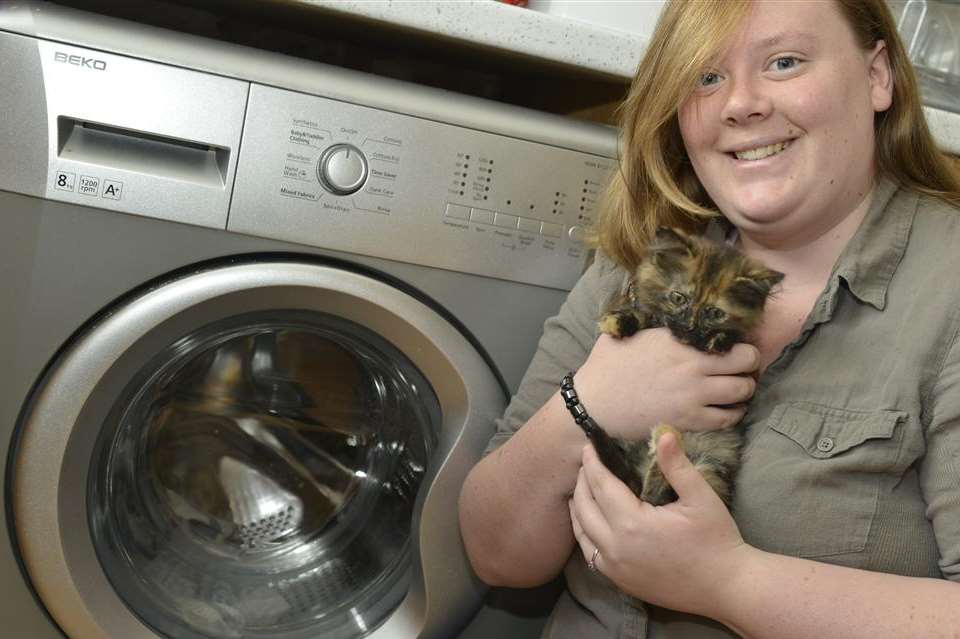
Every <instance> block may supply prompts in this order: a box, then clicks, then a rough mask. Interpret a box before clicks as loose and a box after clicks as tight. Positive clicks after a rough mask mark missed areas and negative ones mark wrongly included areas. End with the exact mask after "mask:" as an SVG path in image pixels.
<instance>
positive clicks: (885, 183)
mask: <svg viewBox="0 0 960 639" xmlns="http://www.w3.org/2000/svg"><path fill="white" fill-rule="evenodd" d="M918 198H919V195H918V194H917V193H915V192H913V191H908V190H905V189H900V188H899V187H898V186H897V185H896V184H895V183H893V182H892V181H890V180H889V179H887V178H885V177H881V178H880V179H879V180H878V182H877V185H876V187H875V189H874V192H873V198H872V200H871V202H870V208H869V209H868V210H867V214H866V216H865V217H864V219H863V222H861V223H860V227H859V228H858V229H857V232H856V233H854V235H853V237H852V238H851V239H850V242H848V243H847V246H846V248H845V249H844V250H843V253H841V254H840V258H839V259H838V260H837V263H836V265H835V266H834V269H833V272H834V274H835V275H836V276H837V277H838V278H839V279H840V280H841V281H843V282H844V283H845V284H846V286H847V288H848V289H849V290H850V292H851V293H852V294H853V295H854V297H856V298H857V299H858V300H860V301H861V302H865V303H867V304H870V305H871V306H873V307H874V308H876V309H878V310H883V308H884V306H886V302H887V288H888V287H889V285H890V280H891V279H893V274H894V273H896V271H897V267H898V266H899V265H900V260H901V258H903V254H904V252H905V251H906V248H907V241H908V239H909V237H910V229H911V228H912V227H913V218H914V215H915V214H916V211H917V200H918ZM831 279H833V276H831Z"/></svg>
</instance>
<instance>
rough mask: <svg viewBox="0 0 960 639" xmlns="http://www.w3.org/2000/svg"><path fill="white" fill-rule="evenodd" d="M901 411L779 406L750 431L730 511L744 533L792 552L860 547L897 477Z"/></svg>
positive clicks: (755, 542)
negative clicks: (885, 492)
mask: <svg viewBox="0 0 960 639" xmlns="http://www.w3.org/2000/svg"><path fill="white" fill-rule="evenodd" d="M905 419H906V413H903V412H899V411H871V412H861V411H851V410H845V409H837V408H830V407H826V406H820V405H817V404H809V403H792V404H787V405H783V406H780V407H778V408H777V410H775V411H774V412H773V414H772V415H771V418H770V420H769V421H768V422H767V424H766V427H764V425H762V424H757V425H756V426H754V427H752V428H754V429H759V430H757V431H755V432H752V433H750V437H749V438H748V440H749V443H748V445H747V448H746V450H745V452H744V458H743V465H742V467H741V470H740V473H739V475H738V477H737V486H736V492H735V496H734V514H735V516H736V519H737V522H738V524H739V525H740V531H741V534H742V535H743V537H744V539H745V540H746V541H747V542H748V543H750V544H752V545H755V546H757V547H759V548H762V549H764V550H769V551H772V552H778V553H782V554H787V555H793V556H797V557H826V556H829V555H838V554H846V553H857V552H860V551H862V550H863V549H864V548H865V546H866V543H867V538H868V536H869V533H870V527H871V524H872V523H873V519H874V516H875V515H876V511H877V502H878V499H879V498H880V491H881V487H882V486H883V485H884V484H887V485H889V482H890V481H892V480H894V478H895V477H896V476H899V475H900V474H901V473H902V471H903V469H902V468H900V466H901V465H902V464H901V463H900V460H899V458H900V444H901V440H902V437H903V434H902V430H903V428H902V427H900V428H898V426H900V425H901V422H903V421H904V420H905Z"/></svg>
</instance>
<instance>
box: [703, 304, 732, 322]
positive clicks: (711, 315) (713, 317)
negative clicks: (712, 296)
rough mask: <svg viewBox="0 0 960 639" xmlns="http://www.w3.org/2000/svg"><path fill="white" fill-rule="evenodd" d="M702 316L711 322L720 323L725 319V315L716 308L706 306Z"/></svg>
mask: <svg viewBox="0 0 960 639" xmlns="http://www.w3.org/2000/svg"><path fill="white" fill-rule="evenodd" d="M703 314H704V316H705V317H706V318H707V319H708V320H710V321H711V322H721V321H723V320H724V319H726V317H727V314H726V313H725V312H724V311H723V310H722V309H719V308H717V307H716V306H708V307H707V308H705V309H703Z"/></svg>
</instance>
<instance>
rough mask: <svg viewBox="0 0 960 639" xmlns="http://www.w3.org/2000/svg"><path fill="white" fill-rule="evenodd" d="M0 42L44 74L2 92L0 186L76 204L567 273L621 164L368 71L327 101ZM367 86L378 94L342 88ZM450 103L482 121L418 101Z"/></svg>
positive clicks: (46, 46)
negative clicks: (369, 101) (369, 100)
mask: <svg viewBox="0 0 960 639" xmlns="http://www.w3.org/2000/svg"><path fill="white" fill-rule="evenodd" d="M0 52H6V54H7V57H12V59H15V60H20V61H21V62H20V64H27V62H26V61H31V64H34V65H35V67H36V68H32V67H31V69H28V70H29V71H30V72H31V77H37V78H42V83H38V84H37V85H36V86H34V85H31V86H30V89H31V90H30V91H26V90H24V91H12V92H8V93H6V94H2V95H0V106H2V107H3V108H2V109H0V111H2V112H3V113H4V114H6V115H5V117H0V142H2V141H3V140H13V141H17V140H20V139H21V138H22V139H23V140H27V139H29V140H30V141H31V143H27V142H26V141H24V142H23V143H18V144H17V146H16V156H15V157H16V161H14V162H8V163H7V164H6V165H3V163H2V162H0V189H4V190H11V191H15V192H21V193H26V194H28V195H33V196H38V197H45V198H48V199H52V200H59V201H64V202H69V203H72V204H82V205H86V206H92V207H97V208H103V209H108V210H113V211H117V212H122V213H130V214H134V215H143V216H148V217H155V218H161V219H166V220H170V221H174V222H183V223H187V224H195V225H199V226H206V227H210V228H217V229H226V230H230V231H234V232H238V233H246V234H251V235H256V236H261V237H270V238H276V239H280V240H287V241H292V242H298V243H301V244H306V245H310V246H316V247H320V248H325V249H331V250H336V251H346V252H352V253H357V254H361V255H369V256H374V257H380V258H385V259H392V260H398V261H402V262H409V263H414V264H421V265H425V266H432V267H438V268H444V269H450V270H455V271H459V272H464V273H472V274H476V275H482V276H488V277H495V278H501V279H508V280H512V281H517V282H524V283H529V284H536V285H540V286H548V287H553V288H558V289H569V288H570V287H572V286H573V284H574V283H575V282H576V280H577V278H578V277H579V276H580V273H581V272H582V270H583V267H584V264H585V261H586V258H587V253H588V250H587V246H586V244H585V243H584V240H585V233H586V231H587V229H588V228H589V225H590V224H591V222H593V221H594V217H595V212H596V207H597V201H598V197H599V195H600V192H601V190H602V189H603V187H604V184H605V182H606V181H607V179H608V176H609V175H610V173H611V171H612V170H613V168H614V167H615V161H614V160H612V159H611V158H609V157H604V156H601V155H594V154H590V153H584V152H580V151H575V150H571V149H569V148H562V147H563V143H564V140H563V134H559V133H556V132H557V131H561V130H562V131H566V130H568V129H567V128H566V124H567V123H564V126H554V125H556V124H557V123H556V122H553V123H552V124H551V125H550V127H538V125H539V124H541V122H540V119H539V118H536V117H533V116H531V115H530V114H529V113H527V112H522V113H521V112H519V111H518V110H512V108H510V107H503V108H502V109H501V108H500V107H498V106H496V105H491V104H490V103H480V102H478V101H472V100H470V99H465V98H464V97H463V96H451V97H450V100H449V105H447V104H446V103H444V104H440V103H441V101H443V100H444V96H441V95H438V94H436V93H429V92H424V93H423V94H422V95H420V94H418V93H417V92H416V91H415V90H412V89H411V88H410V87H404V88H403V91H401V92H399V93H397V94H396V95H402V96H403V100H397V101H391V100H389V99H388V98H384V97H383V96H390V95H394V94H391V93H390V91H391V90H392V89H390V88H389V87H387V88H385V89H384V90H383V91H382V92H381V91H380V88H381V87H375V86H372V85H371V83H376V82H380V81H379V80H376V79H374V78H368V77H367V76H359V75H358V76H349V78H348V79H345V78H346V75H344V76H340V75H337V74H333V73H331V74H330V75H329V78H330V79H331V80H333V81H336V82H340V85H342V86H340V88H339V89H337V90H336V91H332V93H336V94H337V95H338V98H339V99H330V98H327V97H320V96H318V95H312V94H310V93H307V92H297V91H292V90H287V89H282V88H277V87H272V86H265V85H263V84H258V83H256V82H250V81H245V80H242V79H238V78H230V77H224V76H219V75H214V74H210V73H206V72H202V71H196V70H190V69H184V68H179V67H176V66H172V65H167V64H159V63H156V62H150V61H146V60H140V59H136V58H132V57H129V56H122V55H116V54H111V53H106V52H102V51H94V50H91V49H85V48H81V47H76V46H71V45H66V44H62V43H59V42H53V41H46V40H31V39H23V38H20V37H17V36H10V35H6V34H3V33H2V32H0ZM0 57H2V56H0ZM2 77H3V75H2V73H0V78H2ZM324 77H327V76H324ZM314 85H315V86H316V87H317V91H320V90H322V89H324V88H325V87H326V86H327V85H325V84H324V82H323V81H321V80H316V81H315V82H314V83H313V84H312V85H311V86H314ZM343 87H348V88H349V90H347V89H344V88H343ZM334 88H335V87H334ZM338 91H339V92H338ZM371 92H375V93H378V95H380V97H379V98H378V100H379V101H378V105H379V108H373V107H371V106H367V105H364V104H363V103H362V100H361V99H360V98H359V97H358V98H357V100H356V102H354V101H352V100H353V98H352V97H349V96H353V95H358V96H360V97H362V96H364V95H366V94H368V93H371ZM345 96H348V97H345ZM418 101H419V102H418ZM401 103H402V104H401ZM420 103H423V104H428V105H429V108H427V109H419V106H422V105H421V104H420ZM391 104H396V110H395V111H394V110H390V109H391V107H390V105H391ZM404 104H405V105H407V111H408V112H407V113H404V112H402V111H403V108H404V107H403V106H402V105H404ZM411 104H412V106H410V105H411ZM441 106H443V107H444V108H440V107H441ZM457 109H466V110H467V111H468V112H469V113H467V114H466V115H468V116H469V117H461V118H459V119H458V121H460V122H464V121H468V122H473V123H477V124H476V125H474V126H473V127H466V126H460V125H456V124H452V123H450V121H441V120H442V119H443V118H442V117H439V116H437V117H436V119H428V118H426V117H423V116H422V113H434V114H437V113H439V114H443V113H445V112H446V111H449V112H450V116H449V117H450V119H451V120H457V118H456V117H455V116H456V115H457V114H458V113H459V112H458V111H457ZM410 113H421V115H420V116H419V117H418V116H414V115H410ZM512 116H513V117H516V118H518V119H515V120H509V118H511V117H512ZM549 117H553V116H544V118H545V119H547V118H549ZM524 118H526V119H524ZM505 122H506V123H508V124H509V125H510V126H503V125H504V123H505ZM486 123H489V129H484V126H483V125H484V124H486ZM527 123H529V125H530V126H529V135H528V134H527ZM547 128H549V129H550V131H553V132H554V133H552V134H551V136H552V137H550V138H549V139H551V140H552V141H553V142H552V144H545V143H543V142H541V141H537V134H538V133H542V131H543V130H546V129H547ZM574 129H576V130H577V131H579V130H580V129H579V128H577V127H570V129H569V130H571V131H573V130H574ZM491 130H501V131H504V130H509V131H513V132H514V134H513V137H510V136H507V135H502V134H496V133H492V132H491ZM607 133H609V139H608V138H607V137H606V136H607ZM597 140H599V141H601V142H602V143H599V144H596V146H597V148H609V149H614V148H615V147H616V144H615V132H614V131H613V130H610V131H609V132H607V131H602V132H600V131H599V130H598V132H596V136H595V140H594V141H597ZM571 146H576V145H574V144H571ZM3 148H4V147H0V151H2V150H3ZM11 148H13V147H11ZM580 148H590V146H589V145H588V146H587V147H580ZM2 155H3V154H0V156H2ZM6 155H8V156H10V157H14V152H13V151H10V152H9V153H7V154H6Z"/></svg>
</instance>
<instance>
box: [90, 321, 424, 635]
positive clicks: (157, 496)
mask: <svg viewBox="0 0 960 639" xmlns="http://www.w3.org/2000/svg"><path fill="white" fill-rule="evenodd" d="M440 419H441V415H440V408H439V403H438V400H437V397H436V396H435V394H434V392H433V389H432V388H431V387H430V385H429V384H428V383H427V381H426V380H425V379H424V378H423V376H422V375H421V374H420V373H419V372H418V371H417V369H416V368H415V367H414V366H413V365H412V364H411V363H410V362H409V360H407V358H406V357H405V356H404V355H403V354H402V353H400V352H399V351H398V350H397V349H396V348H394V347H393V346H392V345H391V344H390V343H388V342H387V341H386V340H384V339H383V338H382V337H381V336H379V335H378V334H376V333H374V332H373V331H371V330H368V329H366V328H364V327H363V326H361V325H359V324H356V323H353V322H350V321H348V320H344V319H342V318H338V317H334V316H330V315H325V314H323V313H317V312H307V311H288V312H283V311H279V312H278V311H271V312H269V313H268V312H259V313H252V314H249V315H245V316H241V317H234V318H231V319H229V320H225V321H221V322H217V323H214V324H211V325H208V326H205V327H203V328H201V329H199V330H196V331H195V332H193V333H191V334H190V335H188V336H186V337H184V338H183V339H180V340H179V341H177V342H176V343H174V344H172V345H170V346H169V348H167V349H166V350H165V351H164V352H161V353H159V354H157V356H156V357H154V358H152V360H151V361H150V363H149V364H148V365H147V366H146V367H145V368H143V369H142V370H141V371H140V372H139V374H138V375H137V376H136V377H135V378H133V379H132V380H131V382H130V383H129V385H128V386H127V388H126V390H125V391H124V392H123V393H121V395H120V399H119V401H118V402H117V403H116V404H115V405H114V408H113V409H112V411H111V412H110V415H109V417H108V420H107V423H106V424H105V426H104V428H103V431H102V432H101V434H100V435H99V437H98V440H97V443H96V446H95V448H94V456H93V460H92V464H91V468H90V472H89V475H88V476H89V482H88V486H87V497H88V506H89V508H88V513H89V525H90V529H91V533H92V538H93V542H94V546H95V549H96V552H97V556H98V559H99V561H100V563H101V565H102V567H103V569H104V572H105V573H106V575H107V577H108V578H109V580H110V582H111V584H112V585H113V587H114V589H115V590H116V592H117V593H118V594H119V595H120V597H121V598H122V599H123V600H124V602H125V603H126V604H127V606H128V607H129V608H130V609H131V610H132V611H133V612H134V613H135V614H136V615H137V616H138V617H139V618H140V619H141V620H142V621H143V622H144V623H146V624H147V625H149V626H150V627H152V628H153V629H154V630H155V631H156V632H158V633H160V634H162V635H164V636H167V637H177V638H181V637H185V638H200V637H203V638H207V637H213V638H217V639H220V638H228V637H230V638H232V637H262V638H265V639H267V638H269V639H301V638H306V637H311V638H314V637H324V638H329V639H338V638H348V637H350V638H354V637H362V636H363V635H365V634H368V633H369V632H371V631H372V630H373V629H375V628H376V627H377V626H378V625H379V624H380V623H381V622H382V621H383V620H384V619H385V618H386V617H387V616H388V615H389V614H390V612H391V611H392V610H393V609H394V608H396V606H397V605H398V604H399V603H400V601H401V599H402V598H403V596H404V595H405V593H406V591H407V587H408V583H409V577H410V570H411V562H412V542H411V535H412V528H413V526H414V518H413V515H414V508H415V501H416V499H417V495H418V492H419V489H420V487H421V484H422V482H423V479H424V476H425V473H426V470H427V464H428V460H429V459H430V456H431V453H432V451H433V449H434V447H435V445H436V433H437V432H438V428H439V424H440Z"/></svg>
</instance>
